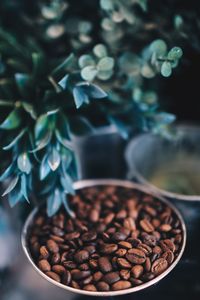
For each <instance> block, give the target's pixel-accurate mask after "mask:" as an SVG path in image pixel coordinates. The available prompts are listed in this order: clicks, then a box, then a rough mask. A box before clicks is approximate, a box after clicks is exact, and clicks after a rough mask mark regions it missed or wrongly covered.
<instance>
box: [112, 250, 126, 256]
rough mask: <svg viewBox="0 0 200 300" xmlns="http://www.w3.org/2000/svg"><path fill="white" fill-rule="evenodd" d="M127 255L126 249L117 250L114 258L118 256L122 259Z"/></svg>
mask: <svg viewBox="0 0 200 300" xmlns="http://www.w3.org/2000/svg"><path fill="white" fill-rule="evenodd" d="M126 253H127V250H126V249H118V250H117V251H116V252H115V255H116V256H119V257H123V256H125V255H126Z"/></svg>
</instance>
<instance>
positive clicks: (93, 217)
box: [89, 209, 99, 223]
mask: <svg viewBox="0 0 200 300" xmlns="http://www.w3.org/2000/svg"><path fill="white" fill-rule="evenodd" d="M89 220H90V221H91V222H93V223H96V222H98V220H99V210H97V209H92V210H91V212H90V215H89Z"/></svg>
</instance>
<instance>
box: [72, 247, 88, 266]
mask: <svg viewBox="0 0 200 300" xmlns="http://www.w3.org/2000/svg"><path fill="white" fill-rule="evenodd" d="M88 258H89V252H88V251H86V250H80V251H78V252H76V254H75V255H74V259H75V261H76V262H78V263H82V262H84V261H87V260H88Z"/></svg>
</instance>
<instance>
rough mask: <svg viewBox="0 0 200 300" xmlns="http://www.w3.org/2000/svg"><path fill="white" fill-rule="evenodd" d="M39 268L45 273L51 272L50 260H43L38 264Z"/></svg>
mask: <svg viewBox="0 0 200 300" xmlns="http://www.w3.org/2000/svg"><path fill="white" fill-rule="evenodd" d="M38 267H39V269H40V270H41V271H43V272H48V271H50V270H51V266H50V264H49V262H48V260H46V259H41V260H40V261H39V263H38Z"/></svg>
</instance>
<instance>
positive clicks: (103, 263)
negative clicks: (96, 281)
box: [98, 256, 112, 273]
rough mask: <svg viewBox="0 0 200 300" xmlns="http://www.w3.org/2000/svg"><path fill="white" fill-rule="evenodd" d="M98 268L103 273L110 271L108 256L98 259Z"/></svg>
mask: <svg viewBox="0 0 200 300" xmlns="http://www.w3.org/2000/svg"><path fill="white" fill-rule="evenodd" d="M98 264H99V268H100V270H101V271H102V272H103V273H106V272H111V271H112V265H111V263H110V260H109V258H108V257H106V256H103V257H100V258H99V259H98Z"/></svg>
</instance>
